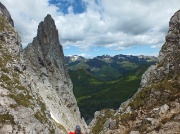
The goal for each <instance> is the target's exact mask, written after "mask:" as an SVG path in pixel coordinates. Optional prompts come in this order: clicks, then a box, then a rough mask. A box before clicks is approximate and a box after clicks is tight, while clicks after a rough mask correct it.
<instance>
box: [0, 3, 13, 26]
mask: <svg viewBox="0 0 180 134" xmlns="http://www.w3.org/2000/svg"><path fill="white" fill-rule="evenodd" d="M0 11H1V15H4V16H5V17H7V20H8V21H9V22H10V24H11V25H12V26H13V27H14V22H13V20H12V18H11V15H10V13H9V11H8V10H7V9H6V7H5V6H4V5H3V4H2V3H1V2H0Z"/></svg>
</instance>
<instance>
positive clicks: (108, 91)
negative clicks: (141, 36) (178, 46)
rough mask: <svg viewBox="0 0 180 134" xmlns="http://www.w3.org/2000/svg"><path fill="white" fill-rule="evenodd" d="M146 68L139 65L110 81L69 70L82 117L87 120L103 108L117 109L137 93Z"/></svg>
mask: <svg viewBox="0 0 180 134" xmlns="http://www.w3.org/2000/svg"><path fill="white" fill-rule="evenodd" d="M148 67H149V66H148V65H141V66H139V67H138V68H136V69H135V70H133V71H129V72H128V73H126V74H125V75H123V76H121V77H119V78H118V79H115V80H111V81H102V80H99V79H98V78H96V77H95V76H94V75H93V74H92V73H90V72H88V71H87V70H86V69H78V70H73V71H72V70H71V71H70V72H69V74H70V77H71V80H72V82H73V86H74V89H73V90H74V94H75V97H76V99H77V102H78V106H79V108H80V111H81V114H82V117H84V118H85V120H88V119H90V118H92V117H93V115H94V112H95V111H99V110H101V109H103V108H113V109H117V108H118V107H119V105H120V104H121V103H122V102H124V101H126V100H127V99H129V98H131V97H132V95H133V94H134V93H135V92H136V91H137V89H138V87H139V85H140V81H141V76H142V74H143V73H144V72H145V71H146V70H147V68H148Z"/></svg>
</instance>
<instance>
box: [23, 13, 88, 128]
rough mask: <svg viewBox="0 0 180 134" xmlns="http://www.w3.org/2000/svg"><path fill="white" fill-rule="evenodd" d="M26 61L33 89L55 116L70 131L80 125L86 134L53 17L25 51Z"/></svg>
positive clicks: (47, 17) (41, 26) (42, 23)
mask: <svg viewBox="0 0 180 134" xmlns="http://www.w3.org/2000/svg"><path fill="white" fill-rule="evenodd" d="M24 59H26V65H27V70H26V71H27V72H29V74H34V76H33V80H35V81H34V85H37V87H38V88H34V89H32V90H34V92H35V93H38V94H40V96H41V97H42V98H43V100H44V102H45V103H46V105H47V107H48V108H49V111H50V113H51V115H52V117H54V119H55V120H56V121H57V122H59V123H60V124H62V125H63V126H64V127H65V128H66V129H67V130H70V129H72V128H74V126H75V125H77V124H79V125H80V126H81V128H82V130H84V131H85V130H86V123H85V122H84V120H82V119H81V117H80V112H79V108H78V106H77V102H76V99H75V97H74V94H73V91H72V87H73V86H72V82H71V80H70V78H69V75H68V72H67V69H66V67H65V62H64V54H63V50H62V46H61V44H60V42H59V36H58V30H57V29H56V25H55V22H54V20H53V19H52V17H51V15H47V16H46V17H45V19H44V21H42V22H41V23H40V24H39V26H38V31H37V36H36V37H35V38H34V40H33V42H32V43H31V44H29V45H28V46H27V48H25V50H24ZM31 87H33V86H31ZM61 113H63V114H61Z"/></svg>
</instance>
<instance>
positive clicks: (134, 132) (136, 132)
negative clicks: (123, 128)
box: [130, 131, 140, 134]
mask: <svg viewBox="0 0 180 134" xmlns="http://www.w3.org/2000/svg"><path fill="white" fill-rule="evenodd" d="M130 134H140V133H139V131H131V132H130Z"/></svg>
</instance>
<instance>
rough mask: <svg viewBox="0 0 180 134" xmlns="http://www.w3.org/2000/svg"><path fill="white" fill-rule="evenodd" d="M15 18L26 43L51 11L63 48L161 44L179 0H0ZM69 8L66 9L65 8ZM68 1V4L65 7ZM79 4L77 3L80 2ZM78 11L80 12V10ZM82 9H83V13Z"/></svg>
mask: <svg viewBox="0 0 180 134" xmlns="http://www.w3.org/2000/svg"><path fill="white" fill-rule="evenodd" d="M1 2H2V3H3V4H4V5H6V7H7V8H8V10H9V11H10V13H11V15H12V18H13V19H14V21H15V27H16V28H17V30H18V32H19V33H20V36H21V37H22V42H23V45H24V46H25V45H27V44H28V43H30V42H32V39H33V37H35V35H36V32H37V26H38V23H39V22H40V21H42V20H43V18H44V16H46V14H51V15H52V16H53V18H54V19H55V21H56V25H57V28H58V30H59V36H60V41H61V44H62V45H63V46H64V48H67V49H68V48H69V47H71V46H75V47H77V48H79V49H80V50H83V51H87V50H89V49H90V48H91V47H93V46H103V47H105V48H108V49H112V50H121V49H127V48H131V47H132V46H134V45H151V48H156V47H161V46H162V44H163V42H164V36H165V34H166V33H167V30H168V22H169V19H170V17H171V16H172V15H173V14H174V12H175V11H177V10H178V9H179V0H172V1H169V0H151V1H149V0H81V3H80V2H77V3H76V0H74V1H72V0H51V1H49V0H23V1H22V0H16V1H14V0H1ZM63 4H64V7H66V8H67V9H66V11H65V10H64V9H63ZM65 4H66V6H65ZM77 4H78V5H77ZM78 10H79V12H78ZM80 10H81V12H80Z"/></svg>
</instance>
